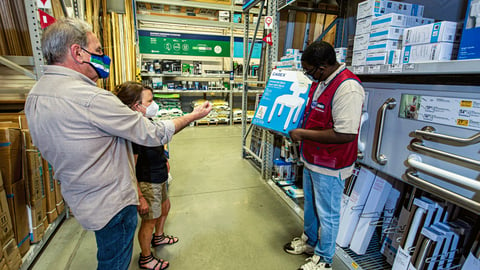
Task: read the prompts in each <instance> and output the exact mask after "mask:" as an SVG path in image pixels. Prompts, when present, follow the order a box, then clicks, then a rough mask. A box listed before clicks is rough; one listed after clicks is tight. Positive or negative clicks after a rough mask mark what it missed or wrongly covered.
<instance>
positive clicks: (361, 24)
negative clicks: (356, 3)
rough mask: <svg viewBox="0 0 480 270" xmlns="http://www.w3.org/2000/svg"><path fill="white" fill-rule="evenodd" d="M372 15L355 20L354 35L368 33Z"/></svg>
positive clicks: (370, 27)
mask: <svg viewBox="0 0 480 270" xmlns="http://www.w3.org/2000/svg"><path fill="white" fill-rule="evenodd" d="M373 18H374V16H368V17H365V18H362V19H358V20H357V25H356V27H355V35H361V34H366V33H370V31H371V29H372V19H373Z"/></svg>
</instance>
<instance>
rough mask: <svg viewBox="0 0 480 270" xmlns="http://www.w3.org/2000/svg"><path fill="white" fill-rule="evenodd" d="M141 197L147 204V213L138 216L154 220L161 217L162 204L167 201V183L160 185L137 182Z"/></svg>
mask: <svg viewBox="0 0 480 270" xmlns="http://www.w3.org/2000/svg"><path fill="white" fill-rule="evenodd" d="M139 184H140V190H141V191H142V194H143V197H144V198H145V200H146V201H147V203H148V213H146V214H143V215H140V216H141V217H142V218H145V219H155V218H159V217H160V216H161V215H162V203H163V202H165V201H166V200H167V199H168V193H167V182H163V183H161V184H157V183H147V182H139Z"/></svg>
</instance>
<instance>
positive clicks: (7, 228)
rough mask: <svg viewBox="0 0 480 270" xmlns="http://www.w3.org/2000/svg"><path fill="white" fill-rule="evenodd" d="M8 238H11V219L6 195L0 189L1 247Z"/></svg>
mask: <svg viewBox="0 0 480 270" xmlns="http://www.w3.org/2000/svg"><path fill="white" fill-rule="evenodd" d="M10 238H13V225H12V218H11V217H10V210H9V209H8V202H7V194H6V193H5V190H3V189H2V190H1V191H0V244H1V245H3V244H4V243H6V242H7V241H8V240H9V239H10Z"/></svg>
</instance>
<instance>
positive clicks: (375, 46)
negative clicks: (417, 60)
mask: <svg viewBox="0 0 480 270" xmlns="http://www.w3.org/2000/svg"><path fill="white" fill-rule="evenodd" d="M400 45H401V42H400V41H398V40H392V39H385V40H379V41H372V42H369V43H368V47H367V49H368V53H369V54H370V53H385V52H389V51H392V50H398V49H399V47H400Z"/></svg>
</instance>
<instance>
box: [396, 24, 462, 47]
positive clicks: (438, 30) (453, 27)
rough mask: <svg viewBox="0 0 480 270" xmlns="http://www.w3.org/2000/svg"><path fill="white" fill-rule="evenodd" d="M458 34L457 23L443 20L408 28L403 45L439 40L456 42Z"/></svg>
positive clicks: (436, 41)
mask: <svg viewBox="0 0 480 270" xmlns="http://www.w3.org/2000/svg"><path fill="white" fill-rule="evenodd" d="M456 36H457V23H456V22H448V21H442V22H437V23H431V24H426V25H420V26H415V27H410V28H406V29H405V31H404V35H403V46H404V47H405V46H408V45H418V44H427V43H438V42H450V43H452V42H454V41H455V40H456Z"/></svg>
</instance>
